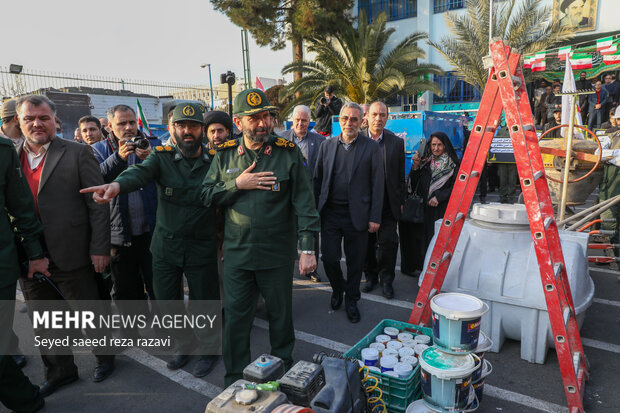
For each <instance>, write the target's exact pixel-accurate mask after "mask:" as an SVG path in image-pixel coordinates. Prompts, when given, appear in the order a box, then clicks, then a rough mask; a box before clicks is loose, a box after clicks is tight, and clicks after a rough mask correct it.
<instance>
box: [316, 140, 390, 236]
mask: <svg viewBox="0 0 620 413" xmlns="http://www.w3.org/2000/svg"><path fill="white" fill-rule="evenodd" d="M338 138H339V136H334V137H331V138H328V139H326V140H325V141H323V143H322V144H321V147H320V148H319V156H318V159H317V163H316V169H315V170H314V192H315V196H316V199H317V209H318V210H319V213H320V212H321V211H322V209H323V207H325V204H326V203H327V199H328V197H329V190H330V187H331V182H332V175H333V173H332V171H333V169H334V160H335V159H336V150H337V148H338ZM355 145H356V148H355V161H354V162H353V166H352V169H351V171H350V173H349V177H350V178H349V212H350V214H351V221H352V222H353V226H354V227H355V229H357V230H358V231H364V230H366V229H367V228H368V223H369V222H376V223H381V213H382V208H383V190H384V178H383V157H382V156H381V149H380V147H379V144H378V143H377V142H375V141H373V140H372V139H370V138H368V137H366V136H364V135H362V134H358V135H357V141H356V142H355Z"/></svg>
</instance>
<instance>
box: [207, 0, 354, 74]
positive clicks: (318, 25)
mask: <svg viewBox="0 0 620 413" xmlns="http://www.w3.org/2000/svg"><path fill="white" fill-rule="evenodd" d="M211 3H212V4H213V7H215V9H216V10H218V11H221V12H223V13H224V14H226V15H227V16H228V18H230V20H231V21H232V22H233V23H235V24H236V25H237V26H240V27H243V28H245V29H246V30H248V31H249V32H250V33H251V34H252V36H253V37H254V39H255V40H256V43H257V44H258V45H260V46H267V45H268V46H270V47H271V48H272V49H273V50H279V49H282V48H284V46H285V44H286V40H290V41H291V42H292V43H293V53H294V60H295V61H301V60H303V40H304V39H307V38H309V37H311V36H313V35H317V36H320V35H325V33H331V32H333V31H334V30H335V28H336V27H338V25H340V24H342V23H343V22H347V21H348V20H349V17H348V15H347V13H346V12H347V11H348V10H349V9H350V8H351V7H352V6H353V0H211ZM299 76H300V74H296V76H295V78H296V79H297V78H298V77H299Z"/></svg>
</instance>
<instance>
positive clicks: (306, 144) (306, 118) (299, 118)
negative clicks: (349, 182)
mask: <svg viewBox="0 0 620 413" xmlns="http://www.w3.org/2000/svg"><path fill="white" fill-rule="evenodd" d="M310 113H311V112H310V108H309V107H308V106H306V105H297V106H295V108H294V109H293V127H292V128H291V129H289V130H287V131H284V132H282V134H280V136H282V137H283V138H285V139H288V140H289V141H291V142H293V143H295V144H296V145H297V146H299V149H301V153H302V155H303V156H304V158H305V160H306V166H307V167H308V170H309V171H310V176H314V168H315V166H316V160H317V157H318V155H319V147H320V146H321V143H323V141H324V140H325V137H324V136H322V135H319V134H318V133H314V132H310V131H308V127H309V126H310ZM314 251H315V254H316V255H315V256H316V257H317V258H318V257H319V237H316V240H315V242H314ZM307 276H308V278H310V280H312V281H313V282H316V283H318V282H321V276H320V275H319V273H317V272H316V271H312V272H311V273H309V274H307Z"/></svg>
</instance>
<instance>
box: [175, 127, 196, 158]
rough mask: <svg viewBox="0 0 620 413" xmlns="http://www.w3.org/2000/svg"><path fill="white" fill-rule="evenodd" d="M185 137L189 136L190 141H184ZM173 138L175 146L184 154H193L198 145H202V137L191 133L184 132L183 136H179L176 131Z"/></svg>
mask: <svg viewBox="0 0 620 413" xmlns="http://www.w3.org/2000/svg"><path fill="white" fill-rule="evenodd" d="M186 138H191V139H192V140H191V141H186V140H185V139H186ZM174 139H175V140H176V143H177V146H178V147H179V149H180V150H181V152H182V153H183V155H185V156H189V157H191V156H194V155H196V153H198V150H199V149H200V146H201V145H202V139H201V138H196V137H195V136H193V135H191V134H189V133H188V134H185V135H183V136H179V135H178V134H177V133H176V132H175V133H174Z"/></svg>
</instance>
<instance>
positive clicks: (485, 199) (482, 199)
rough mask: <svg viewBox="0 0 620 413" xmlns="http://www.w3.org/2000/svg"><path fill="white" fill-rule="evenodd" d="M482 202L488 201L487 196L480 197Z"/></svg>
mask: <svg viewBox="0 0 620 413" xmlns="http://www.w3.org/2000/svg"><path fill="white" fill-rule="evenodd" d="M480 203H481V204H486V203H487V197H486V196H481V197H480Z"/></svg>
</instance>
